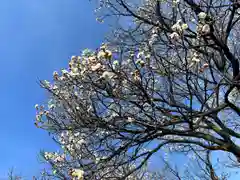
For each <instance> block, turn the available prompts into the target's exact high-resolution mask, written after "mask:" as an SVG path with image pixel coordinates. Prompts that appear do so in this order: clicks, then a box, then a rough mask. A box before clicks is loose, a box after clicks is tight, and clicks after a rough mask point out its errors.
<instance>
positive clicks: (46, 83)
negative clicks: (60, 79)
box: [43, 80, 50, 88]
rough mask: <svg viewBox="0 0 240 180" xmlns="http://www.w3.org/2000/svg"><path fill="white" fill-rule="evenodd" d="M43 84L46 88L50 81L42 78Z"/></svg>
mask: <svg viewBox="0 0 240 180" xmlns="http://www.w3.org/2000/svg"><path fill="white" fill-rule="evenodd" d="M43 85H44V86H45V87H46V88H49V87H50V82H49V81H47V80H44V81H43Z"/></svg>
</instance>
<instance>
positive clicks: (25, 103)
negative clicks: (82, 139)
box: [0, 0, 107, 179]
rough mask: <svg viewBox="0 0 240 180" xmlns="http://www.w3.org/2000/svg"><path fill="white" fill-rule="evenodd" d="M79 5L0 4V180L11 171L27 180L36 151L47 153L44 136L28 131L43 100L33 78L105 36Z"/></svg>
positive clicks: (49, 0) (69, 1)
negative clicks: (12, 168) (18, 173)
mask: <svg viewBox="0 0 240 180" xmlns="http://www.w3.org/2000/svg"><path fill="white" fill-rule="evenodd" d="M93 10H94V7H93V4H91V3H90V2H89V1H87V0H86V1H85V0H2V1H1V6H0V67H1V70H0V77H1V88H0V96H1V104H0V117H1V126H0V142H1V146H0V159H1V161H0V179H2V178H3V177H4V176H5V175H6V174H7V172H8V170H9V168H11V167H13V166H14V167H15V169H16V171H17V172H21V174H23V175H25V176H27V177H29V176H30V175H33V174H36V173H37V172H38V170H39V168H40V166H41V165H40V164H39V162H38V160H37V154H38V152H39V150H40V149H42V148H45V149H49V150H51V149H53V148H54V144H53V142H52V140H51V139H50V138H49V136H48V135H47V133H46V132H44V131H41V130H39V129H37V128H35V126H34V124H33V123H34V116H35V109H34V105H35V104H36V103H41V102H43V101H44V100H46V96H45V95H46V94H45V92H44V90H42V89H41V88H40V87H39V86H38V84H37V78H40V79H50V78H51V76H52V72H53V71H54V70H59V69H60V68H64V67H67V63H68V59H69V58H70V57H71V56H72V55H76V54H79V53H80V50H81V49H83V48H86V47H88V48H96V47H97V46H98V45H99V44H100V43H101V42H102V41H103V38H104V34H106V32H107V26H106V25H104V24H99V23H97V22H96V20H95V16H94V14H93Z"/></svg>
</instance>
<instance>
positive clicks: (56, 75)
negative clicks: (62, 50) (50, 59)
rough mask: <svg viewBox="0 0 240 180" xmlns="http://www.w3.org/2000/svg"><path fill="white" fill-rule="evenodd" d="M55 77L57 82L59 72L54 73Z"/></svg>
mask: <svg viewBox="0 0 240 180" xmlns="http://www.w3.org/2000/svg"><path fill="white" fill-rule="evenodd" d="M53 77H54V79H55V80H57V79H58V72H57V71H54V72H53Z"/></svg>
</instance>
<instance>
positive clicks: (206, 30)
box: [201, 24, 211, 34]
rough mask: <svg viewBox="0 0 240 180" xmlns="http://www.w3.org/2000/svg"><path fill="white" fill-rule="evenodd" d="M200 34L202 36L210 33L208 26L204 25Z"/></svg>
mask: <svg viewBox="0 0 240 180" xmlns="http://www.w3.org/2000/svg"><path fill="white" fill-rule="evenodd" d="M201 31H202V33H203V34H209V33H210V31H211V30H210V26H209V25H208V24H205V25H204V26H203V27H202V30H201Z"/></svg>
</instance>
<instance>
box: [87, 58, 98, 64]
mask: <svg viewBox="0 0 240 180" xmlns="http://www.w3.org/2000/svg"><path fill="white" fill-rule="evenodd" d="M88 60H89V62H90V63H96V62H97V59H96V56H90V57H89V58H88Z"/></svg>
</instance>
